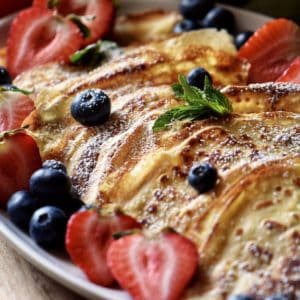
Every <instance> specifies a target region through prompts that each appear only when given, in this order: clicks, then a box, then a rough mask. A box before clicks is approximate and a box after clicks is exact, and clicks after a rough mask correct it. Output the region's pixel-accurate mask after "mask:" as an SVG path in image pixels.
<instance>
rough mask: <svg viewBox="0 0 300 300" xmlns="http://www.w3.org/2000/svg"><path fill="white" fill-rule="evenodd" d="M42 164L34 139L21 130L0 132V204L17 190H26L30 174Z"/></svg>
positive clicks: (2, 204) (4, 202) (3, 204)
mask: <svg viewBox="0 0 300 300" xmlns="http://www.w3.org/2000/svg"><path fill="white" fill-rule="evenodd" d="M41 165H42V162H41V158H40V155H39V149H38V147H37V145H36V143H35V141H34V140H33V139H32V138H31V137H30V136H29V135H27V134H26V133H24V132H23V131H17V132H16V133H13V132H6V133H2V134H1V142H0V204H1V206H3V207H5V205H6V203H7V200H8V199H9V197H10V196H11V195H12V194H13V193H14V192H16V191H18V190H24V189H25V190H27V189H28V184H29V178H30V177H31V174H32V173H33V172H34V171H35V170H37V169H38V168H40V167H41Z"/></svg>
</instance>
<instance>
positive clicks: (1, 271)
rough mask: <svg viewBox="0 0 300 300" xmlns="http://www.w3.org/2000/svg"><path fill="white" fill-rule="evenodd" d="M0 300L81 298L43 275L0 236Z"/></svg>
mask: <svg viewBox="0 0 300 300" xmlns="http://www.w3.org/2000/svg"><path fill="white" fill-rule="evenodd" d="M0 300H83V298H81V297H80V296H77V295H75V294H73V293H72V292H70V291H68V290H67V289H66V288H64V287H62V286H60V285H58V284H57V283H55V282H54V281H53V280H51V279H50V278H48V277H46V276H44V275H43V274H42V273H40V272H39V271H38V270H37V269H35V268H34V267H33V266H31V265H30V264H29V263H27V262H26V261H25V260H24V259H23V258H21V257H20V256H19V255H18V254H17V253H16V252H15V251H14V250H13V249H11V248H10V247H9V246H8V244H7V242H6V241H5V239H4V238H3V237H2V236H0Z"/></svg>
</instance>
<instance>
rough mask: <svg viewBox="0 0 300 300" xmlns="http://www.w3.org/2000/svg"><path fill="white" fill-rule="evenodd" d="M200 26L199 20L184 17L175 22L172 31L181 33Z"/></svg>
mask: <svg viewBox="0 0 300 300" xmlns="http://www.w3.org/2000/svg"><path fill="white" fill-rule="evenodd" d="M200 28H201V24H200V22H197V21H194V20H188V19H184V20H182V21H180V22H179V23H177V24H176V25H175V27H174V30H173V31H174V33H182V32H186V31H191V30H197V29H200Z"/></svg>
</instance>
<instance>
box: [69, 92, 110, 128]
mask: <svg viewBox="0 0 300 300" xmlns="http://www.w3.org/2000/svg"><path fill="white" fill-rule="evenodd" d="M110 112H111V103H110V98H109V97H108V95H107V94H105V93H104V92H103V91H102V90H99V89H89V90H86V91H83V92H81V93H79V94H78V95H77V96H76V97H75V99H74V101H73V102H72V104H71V114H72V117H73V118H74V119H75V120H76V121H78V122H79V123H81V124H83V125H85V126H97V125H101V124H103V123H105V122H106V121H107V120H108V118H109V116H110Z"/></svg>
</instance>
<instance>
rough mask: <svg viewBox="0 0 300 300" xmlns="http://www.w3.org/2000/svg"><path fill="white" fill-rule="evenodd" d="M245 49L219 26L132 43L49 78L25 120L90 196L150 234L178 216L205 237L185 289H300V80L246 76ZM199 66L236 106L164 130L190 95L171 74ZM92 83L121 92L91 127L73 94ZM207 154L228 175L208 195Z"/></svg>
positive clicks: (46, 153)
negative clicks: (199, 184) (112, 56)
mask: <svg viewBox="0 0 300 300" xmlns="http://www.w3.org/2000/svg"><path fill="white" fill-rule="evenodd" d="M235 54H236V52H235V48H234V46H233V45H232V43H231V40H230V38H229V36H228V35H227V34H226V33H224V32H217V31H215V30H203V31H195V32H191V33H187V34H183V35H180V36H176V37H172V38H170V39H166V40H164V41H159V42H153V43H150V44H148V45H145V46H142V47H138V48H135V49H131V50H130V51H129V52H128V53H126V54H125V55H124V56H122V57H120V58H119V59H116V60H114V61H112V62H110V63H108V64H106V65H104V66H102V67H100V68H98V69H96V70H94V71H92V72H90V73H87V74H85V75H84V76H80V77H78V76H75V77H74V78H72V79H70V80H66V81H64V82H63V83H61V84H59V85H53V86H52V85H51V86H50V87H48V88H46V89H44V88H40V92H39V95H38V97H37V98H36V99H35V104H36V111H35V112H33V113H32V114H31V115H30V116H29V117H28V119H27V120H26V121H25V124H29V125H30V133H31V134H32V135H33V136H34V138H35V139H36V140H37V143H38V145H39V148H40V152H41V155H42V157H43V159H48V158H55V159H59V160H62V161H63V162H64V163H65V164H66V165H67V167H68V171H69V173H70V175H71V176H72V180H73V183H74V186H75V188H76V189H77V191H78V192H79V194H80V195H81V197H82V199H83V200H84V201H85V202H86V203H88V204H93V205H96V206H98V207H99V208H102V209H104V210H112V209H114V208H117V207H118V208H119V207H120V208H121V209H123V210H124V211H125V212H126V213H128V214H130V215H132V216H134V217H136V218H137V219H138V220H139V221H141V222H142V223H143V224H144V225H145V228H147V230H148V231H149V232H150V233H155V232H157V231H160V230H161V229H163V228H165V227H173V228H175V229H176V230H177V231H178V232H180V233H182V234H184V235H186V236H188V237H189V238H191V239H192V240H193V241H194V242H195V243H196V244H197V246H198V249H199V253H200V269H199V274H197V276H196V277H195V279H194V281H193V283H192V285H191V287H190V288H189V289H188V290H187V291H186V294H185V296H184V298H186V299H214V300H215V299H216V300H218V299H226V298H227V297H228V296H229V295H231V294H233V293H234V294H235V293H248V294H254V295H256V296H257V297H258V298H257V299H260V297H261V299H263V297H265V296H268V295H270V294H274V293H276V292H292V293H293V294H294V295H295V297H296V295H297V296H298V297H300V294H299V293H300V290H299V289H300V287H299V282H300V278H299V266H300V249H299V247H300V228H299V223H300V158H299V154H300V116H299V110H300V108H299V103H300V86H299V85H289V84H272V83H270V84H258V85H250V86H247V87H246V86H243V85H244V84H245V83H246V81H247V71H248V65H247V63H246V62H244V61H241V60H239V59H238V58H237V57H236V55H235ZM195 66H202V67H205V68H206V69H207V70H208V71H209V72H210V73H211V74H212V77H213V81H214V83H215V85H216V86H219V87H223V86H226V85H230V86H227V87H225V88H223V92H224V93H225V94H226V95H227V96H228V97H229V98H230V100H231V101H232V104H233V108H234V113H233V114H232V115H230V116H228V117H225V118H219V119H216V118H209V119H205V120H199V121H193V122H189V121H183V122H175V123H174V124H173V125H172V126H171V127H170V128H169V129H168V130H166V131H162V132H158V133H153V131H152V125H153V122H154V120H155V119H156V118H157V117H158V116H159V115H161V114H162V113H163V112H165V111H166V110H168V109H170V108H172V107H175V106H177V105H179V104H182V103H181V101H179V100H178V99H176V98H175V97H174V95H173V92H172V90H171V87H170V85H171V84H172V83H174V82H176V81H177V77H178V75H179V74H187V73H188V72H189V71H190V69H192V68H193V67H195ZM32 72H34V70H33V71H32ZM46 76H48V75H46ZM23 78H25V77H23ZM18 80H19V85H20V86H22V84H23V85H24V86H26V85H28V84H30V80H28V81H27V79H26V80H24V81H22V80H20V79H18ZM88 88H100V89H103V90H104V91H105V92H106V93H107V94H108V95H109V96H110V98H111V100H112V115H111V118H110V120H109V121H108V122H107V123H106V124H104V125H102V126H97V127H90V128H88V127H84V126H82V125H81V124H79V123H77V122H76V121H75V120H74V119H73V118H72V117H71V115H70V103H71V102H72V100H73V99H74V97H75V96H76V95H77V93H79V92H80V91H83V90H86V89H88ZM202 161H210V162H211V163H213V164H214V165H215V166H216V168H217V170H218V174H219V180H218V182H217V185H216V187H215V189H214V190H213V191H211V192H209V193H206V194H203V195H199V194H198V193H197V192H196V191H195V190H194V189H192V188H191V187H190V186H189V184H188V182H187V175H188V172H189V169H190V167H191V166H192V165H193V164H196V163H199V162H202Z"/></svg>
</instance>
